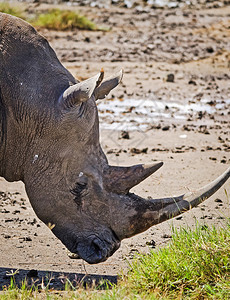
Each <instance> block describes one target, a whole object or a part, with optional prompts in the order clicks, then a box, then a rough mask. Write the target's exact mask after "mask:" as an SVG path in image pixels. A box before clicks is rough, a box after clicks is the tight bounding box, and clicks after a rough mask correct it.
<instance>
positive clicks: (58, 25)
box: [33, 9, 98, 30]
mask: <svg viewBox="0 0 230 300" xmlns="http://www.w3.org/2000/svg"><path fill="white" fill-rule="evenodd" d="M33 24H34V25H35V26H38V27H44V28H47V29H53V30H70V29H75V28H78V29H85V30H97V29H98V28H97V26H96V25H95V24H94V23H93V22H91V21H90V20H88V19H87V18H86V17H85V16H82V15H80V14H79V13H76V12H74V11H70V10H60V9H52V10H49V11H48V12H47V13H44V14H40V15H38V17H37V19H36V20H35V21H34V22H33Z"/></svg>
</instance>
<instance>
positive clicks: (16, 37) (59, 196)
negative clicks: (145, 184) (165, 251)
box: [0, 13, 230, 263]
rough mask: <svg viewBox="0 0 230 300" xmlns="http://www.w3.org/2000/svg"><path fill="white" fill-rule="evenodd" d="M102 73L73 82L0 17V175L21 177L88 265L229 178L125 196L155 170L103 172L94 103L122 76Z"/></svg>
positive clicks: (23, 26) (26, 29)
mask: <svg viewBox="0 0 230 300" xmlns="http://www.w3.org/2000/svg"><path fill="white" fill-rule="evenodd" d="M103 75H104V74H103V71H102V72H100V73H99V74H98V75H96V76H94V77H92V78H90V79H88V80H86V81H82V82H78V81H76V80H75V79H74V78H73V76H72V75H71V74H70V73H69V72H68V71H67V70H66V69H65V68H64V67H63V66H62V65H61V63H60V62H59V60H58V59H57V57H56V55H55V53H54V51H53V50H52V49H51V47H50V46H49V44H48V42H47V41H46V39H44V38H43V37H42V36H41V35H39V34H38V33H37V32H36V30H35V29H34V28H33V27H32V26H30V25H29V24H27V23H26V22H24V21H22V20H20V19H18V18H15V17H12V16H9V15H6V14H2V13H0V175H1V176H3V177H5V179H6V180H8V181H17V180H22V181H23V182H24V183H25V187H26V191H27V194H28V197H29V199H30V202H31V204H32V206H33V208H34V211H35V212H36V214H37V216H38V217H39V218H40V219H41V220H42V221H43V222H44V223H45V224H47V225H49V226H50V228H52V232H53V233H54V234H55V235H56V236H57V238H59V239H60V240H61V241H62V243H63V244H64V245H65V246H66V247H67V248H68V249H69V250H70V251H71V252H74V253H76V254H77V255H79V257H81V258H82V259H84V260H86V261H87V262H89V263H98V262H101V261H105V260H106V259H107V258H108V257H109V256H111V255H112V254H113V253H114V251H116V250H117V249H118V248H119V246H120V241H121V240H122V239H124V238H128V237H131V236H133V235H135V234H137V233H140V232H143V231H145V230H146V229H148V228H149V227H151V226H152V225H154V224H157V223H160V222H162V221H164V220H167V219H169V218H171V217H173V216H176V215H178V214H181V213H182V212H184V211H186V210H188V209H190V208H191V207H193V206H196V205H198V204H199V203H200V202H201V201H203V200H205V199H206V198H207V197H209V196H210V195H212V194H213V193H214V192H215V191H216V190H217V189H218V188H219V187H220V186H221V185H222V184H223V183H224V182H225V181H226V180H227V179H228V177H229V175H230V170H227V171H226V172H225V173H224V174H223V175H221V176H220V177H219V178H218V179H216V180H215V181H214V182H213V183H211V184H209V185H208V186H206V187H205V188H203V189H200V190H198V191H197V192H195V193H190V194H185V195H182V196H179V197H175V198H164V199H152V200H146V199H143V198H141V197H139V196H137V195H135V194H131V193H129V190H130V189H131V188H132V187H133V186H135V185H136V184H138V183H139V182H141V181H142V180H144V179H145V178H146V177H148V176H150V175H151V174H152V173H153V172H155V171H156V170H157V169H158V168H160V167H161V166H162V163H161V162H159V163H156V164H154V165H150V166H145V165H136V166H132V167H115V166H109V165H108V162H107V159H106V156H105V154H104V153H103V151H102V149H101V146H100V144H99V122H98V111H97V106H96V100H97V99H102V98H104V97H105V96H106V95H107V94H108V93H109V91H110V90H111V89H113V88H114V87H115V86H116V85H117V84H118V83H119V82H120V80H121V77H122V74H121V72H120V73H118V74H116V75H115V76H113V77H111V78H109V79H108V80H105V81H103Z"/></svg>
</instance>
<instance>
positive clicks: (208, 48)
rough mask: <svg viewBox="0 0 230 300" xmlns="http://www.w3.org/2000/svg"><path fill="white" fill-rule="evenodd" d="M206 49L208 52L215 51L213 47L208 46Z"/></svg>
mask: <svg viewBox="0 0 230 300" xmlns="http://www.w3.org/2000/svg"><path fill="white" fill-rule="evenodd" d="M206 51H207V52H208V53H213V52H214V49H213V48H212V47H207V48H206Z"/></svg>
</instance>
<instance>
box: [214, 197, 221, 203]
mask: <svg viewBox="0 0 230 300" xmlns="http://www.w3.org/2000/svg"><path fill="white" fill-rule="evenodd" d="M214 201H215V202H218V203H223V201H222V200H221V199H219V198H216V199H215V200H214Z"/></svg>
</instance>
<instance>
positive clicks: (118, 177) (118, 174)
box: [104, 162, 163, 194]
mask: <svg viewBox="0 0 230 300" xmlns="http://www.w3.org/2000/svg"><path fill="white" fill-rule="evenodd" d="M162 165H163V162H156V163H154V164H150V165H142V164H140V165H134V166H131V167H116V166H109V167H108V168H107V169H106V170H105V172H104V178H105V188H106V189H107V190H108V191H110V192H114V193H118V194H127V193H128V192H129V190H130V189H131V188H132V187H134V186H135V185H137V184H139V183H140V182H141V181H143V180H144V179H146V178H147V177H149V176H150V175H152V174H153V173H154V172H156V171H157V170H158V169H159V168H160V167H161V166H162Z"/></svg>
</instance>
